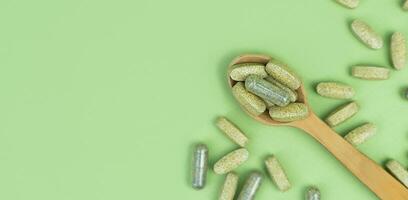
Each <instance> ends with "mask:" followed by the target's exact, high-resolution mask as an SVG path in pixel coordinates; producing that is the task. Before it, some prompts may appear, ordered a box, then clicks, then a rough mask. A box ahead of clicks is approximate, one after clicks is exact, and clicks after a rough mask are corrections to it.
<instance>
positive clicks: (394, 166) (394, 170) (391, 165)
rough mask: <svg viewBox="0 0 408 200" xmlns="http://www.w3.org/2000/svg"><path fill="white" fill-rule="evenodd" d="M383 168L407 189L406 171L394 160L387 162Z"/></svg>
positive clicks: (407, 173)
mask: <svg viewBox="0 0 408 200" xmlns="http://www.w3.org/2000/svg"><path fill="white" fill-rule="evenodd" d="M385 166H386V167H387V169H388V170H389V171H390V172H391V174H392V175H394V177H395V178H397V179H398V180H399V181H400V182H401V183H403V184H404V185H405V187H408V171H407V170H406V169H405V167H404V166H402V165H401V163H399V162H398V161H396V160H390V161H388V162H387V163H386V164H385Z"/></svg>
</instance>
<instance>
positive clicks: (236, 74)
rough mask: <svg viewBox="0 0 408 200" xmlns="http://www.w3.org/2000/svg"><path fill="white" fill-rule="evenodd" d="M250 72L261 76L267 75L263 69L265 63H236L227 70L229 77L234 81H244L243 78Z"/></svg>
mask: <svg viewBox="0 0 408 200" xmlns="http://www.w3.org/2000/svg"><path fill="white" fill-rule="evenodd" d="M251 74H255V75H258V76H260V77H262V78H265V77H266V76H268V74H267V73H266V71H265V65H263V64H261V63H241V64H236V65H233V66H232V67H231V69H230V72H229V75H230V77H231V78H232V80H235V81H245V79H246V78H247V77H248V76H249V75H251Z"/></svg>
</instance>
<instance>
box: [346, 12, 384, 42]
mask: <svg viewBox="0 0 408 200" xmlns="http://www.w3.org/2000/svg"><path fill="white" fill-rule="evenodd" d="M351 29H352V30H353V32H354V34H355V35H356V36H357V37H358V39H359V40H360V41H361V42H363V43H364V44H365V45H366V46H368V47H370V48H372V49H381V48H382V47H383V44H384V42H383V39H382V38H381V36H380V35H378V34H377V33H376V32H374V30H373V29H372V28H371V27H370V26H369V25H368V24H366V23H365V22H363V21H361V20H359V19H356V20H354V21H353V22H352V23H351Z"/></svg>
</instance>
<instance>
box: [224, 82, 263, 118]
mask: <svg viewBox="0 0 408 200" xmlns="http://www.w3.org/2000/svg"><path fill="white" fill-rule="evenodd" d="M232 94H233V95H234V97H235V99H236V100H237V101H238V103H239V104H240V105H241V106H242V108H244V109H245V110H246V111H247V112H249V113H250V114H252V115H255V116H258V115H260V114H262V113H263V112H265V110H266V104H265V102H264V101H263V100H262V99H261V98H260V97H258V96H256V95H254V94H252V93H250V92H248V91H247V90H246V89H245V86H244V83H242V82H238V83H236V84H235V85H234V86H233V87H232Z"/></svg>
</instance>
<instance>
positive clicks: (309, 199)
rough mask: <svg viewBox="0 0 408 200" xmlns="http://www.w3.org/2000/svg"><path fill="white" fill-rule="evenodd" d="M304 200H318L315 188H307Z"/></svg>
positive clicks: (318, 196)
mask: <svg viewBox="0 0 408 200" xmlns="http://www.w3.org/2000/svg"><path fill="white" fill-rule="evenodd" d="M306 200H320V191H319V189H318V188H316V187H309V188H308V189H307V191H306Z"/></svg>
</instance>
